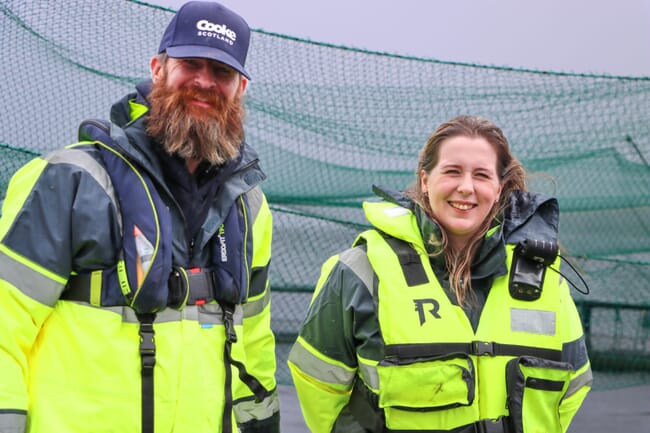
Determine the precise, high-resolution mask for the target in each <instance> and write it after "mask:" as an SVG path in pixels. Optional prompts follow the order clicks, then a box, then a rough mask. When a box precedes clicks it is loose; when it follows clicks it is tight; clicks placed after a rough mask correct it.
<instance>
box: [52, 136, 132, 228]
mask: <svg viewBox="0 0 650 433" xmlns="http://www.w3.org/2000/svg"><path fill="white" fill-rule="evenodd" d="M83 145H92V144H91V143H85V142H82V143H77V144H75V145H71V146H68V147H66V148H64V149H61V150H59V151H56V152H53V153H51V154H49V155H46V156H45V157H44V158H45V160H46V161H48V162H49V163H50V164H72V165H76V166H77V167H80V168H83V169H84V170H85V171H86V172H87V173H88V174H89V175H90V176H91V177H92V178H93V179H94V180H95V181H96V182H97V184H98V185H100V186H101V187H102V189H103V190H104V192H105V193H106V195H107V196H108V197H109V198H110V200H111V202H112V203H113V206H115V209H119V206H118V204H117V203H118V202H117V196H116V195H115V189H114V188H113V182H111V178H110V176H109V174H108V172H107V171H106V169H105V168H104V166H103V165H102V164H101V163H99V162H98V161H97V160H96V159H95V158H93V157H92V156H90V155H89V154H88V152H85V151H83V150H81V149H77V148H76V147H79V146H83ZM118 223H119V224H120V229H121V224H122V221H121V219H118Z"/></svg>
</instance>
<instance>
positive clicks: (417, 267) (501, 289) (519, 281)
mask: <svg viewBox="0 0 650 433" xmlns="http://www.w3.org/2000/svg"><path fill="white" fill-rule="evenodd" d="M376 206H377V208H376V209H375V210H376V211H377V212H378V213H382V212H386V213H390V211H391V209H392V207H394V205H391V204H384V203H381V204H377V205H376ZM382 207H383V209H382ZM396 209H397V208H396ZM401 209H403V208H401ZM399 218H401V217H397V218H391V220H392V222H391V224H400V223H399V222H397V221H399ZM404 218H405V221H404V223H408V224H410V221H411V220H410V215H407V214H405V215H404ZM405 231H406V232H408V231H409V228H408V227H404V226H402V230H401V231H400V232H402V233H404V232H405ZM355 244H357V245H358V244H365V245H366V249H367V255H368V259H369V261H370V264H371V266H372V268H373V270H374V272H375V273H376V275H377V279H378V286H377V290H376V293H375V294H374V295H373V296H374V297H375V299H376V305H377V307H376V308H377V317H378V320H379V326H380V330H381V335H382V339H383V341H384V358H383V359H382V360H381V361H380V362H379V363H378V364H376V365H374V366H370V367H369V368H362V369H360V380H357V381H356V383H355V389H354V391H353V394H352V397H351V400H350V406H349V407H350V410H351V412H352V413H353V415H354V416H355V418H356V419H357V420H358V421H359V422H360V423H361V424H362V425H363V426H364V427H366V428H368V429H370V430H372V431H387V432H390V431H413V432H416V431H417V432H433V431H435V432H440V431H453V432H475V431H487V432H508V433H510V432H525V431H532V430H531V429H533V430H534V428H538V429H539V428H540V427H541V428H543V430H544V431H545V432H549V433H555V432H561V431H562V426H560V424H559V418H558V416H557V412H558V407H559V404H560V402H561V400H562V397H563V396H564V393H565V392H566V390H567V388H568V386H569V383H570V374H571V371H572V366H571V365H570V364H568V363H566V362H562V344H563V342H562V339H561V336H560V335H559V332H558V331H557V329H556V326H555V320H556V319H557V318H558V316H559V314H560V302H559V299H560V296H559V287H560V276H559V274H557V273H555V272H547V268H548V266H553V267H556V268H557V266H559V257H557V248H553V246H552V245H550V244H544V245H543V246H541V245H542V244H539V243H538V242H536V241H523V242H521V243H519V244H518V246H516V245H511V244H506V253H507V267H508V274H507V275H504V276H500V277H497V278H496V279H495V281H494V283H493V285H492V288H491V290H490V293H489V295H488V298H487V301H486V304H485V306H484V309H483V312H482V315H481V321H480V323H479V326H478V328H477V330H476V332H474V330H473V328H472V326H471V324H470V322H469V320H468V318H467V316H466V314H465V312H464V311H463V310H462V309H461V308H460V307H459V306H457V305H454V304H452V302H451V301H450V300H449V297H448V296H447V295H446V293H445V291H444V289H443V288H442V286H441V285H440V283H439V282H438V280H437V278H436V276H435V274H434V272H433V270H432V268H431V265H430V261H429V257H428V255H427V254H426V252H425V250H424V247H423V246H421V248H414V246H413V245H412V244H410V243H408V242H405V241H402V240H400V239H396V238H393V237H390V236H386V235H384V234H383V233H381V232H379V231H377V230H369V231H366V232H364V233H362V234H361V235H360V236H359V238H358V239H357V241H356V243H355ZM538 265H539V266H538ZM524 395H525V396H526V398H524ZM369 408H371V409H373V410H374V411H375V413H374V415H372V416H368V415H369ZM531 426H533V427H531ZM534 431H537V430H534Z"/></svg>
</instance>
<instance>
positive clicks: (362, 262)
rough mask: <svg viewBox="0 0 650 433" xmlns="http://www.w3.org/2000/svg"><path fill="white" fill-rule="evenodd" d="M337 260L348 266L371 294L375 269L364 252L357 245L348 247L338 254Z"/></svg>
mask: <svg viewBox="0 0 650 433" xmlns="http://www.w3.org/2000/svg"><path fill="white" fill-rule="evenodd" d="M339 261H340V262H341V264H343V265H345V266H347V267H348V268H350V270H351V271H352V272H353V273H354V274H355V275H356V276H357V277H358V278H359V279H360V280H361V282H363V285H364V286H366V288H367V289H368V291H369V292H370V294H371V295H372V292H373V285H374V279H375V271H373V269H372V266H370V262H369V261H368V255H367V254H366V252H365V251H363V250H362V249H361V248H359V247H355V248H350V249H348V250H346V251H344V252H342V253H341V254H340V255H339Z"/></svg>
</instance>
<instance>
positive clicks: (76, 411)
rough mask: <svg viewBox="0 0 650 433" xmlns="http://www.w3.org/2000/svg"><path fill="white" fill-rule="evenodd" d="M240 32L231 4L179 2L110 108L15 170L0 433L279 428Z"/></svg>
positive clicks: (265, 214)
mask: <svg viewBox="0 0 650 433" xmlns="http://www.w3.org/2000/svg"><path fill="white" fill-rule="evenodd" d="M249 41H250V29H249V27H248V24H247V23H246V22H245V21H244V19H243V18H242V17H240V16H239V15H237V14H236V13H235V12H233V11H231V10H229V9H227V8H225V7H224V6H222V5H220V4H218V3H214V2H196V1H192V2H189V3H186V4H185V5H183V6H182V7H181V8H180V9H179V10H178V12H177V13H176V14H175V15H174V17H173V18H172V20H171V22H170V23H169V25H168V27H167V29H166V30H165V32H164V34H163V37H162V40H161V43H160V47H159V50H158V54H156V55H155V56H154V57H153V58H152V59H151V62H150V66H151V80H149V81H147V82H144V83H141V84H138V85H137V86H136V89H135V92H134V93H132V94H129V95H127V96H126V97H124V98H123V99H122V100H120V101H119V102H117V103H116V104H115V105H113V107H112V109H111V116H110V122H105V121H101V120H96V119H93V120H88V121H85V122H83V123H82V125H81V127H80V129H79V133H80V142H79V143H76V144H74V145H71V146H68V147H66V148H64V149H61V150H58V151H55V152H53V153H51V154H49V155H46V156H43V157H39V158H36V159H34V160H32V161H30V162H29V163H27V164H26V165H25V166H24V167H22V168H21V169H20V170H19V171H18V172H17V173H16V174H15V175H14V176H13V178H12V181H11V183H10V185H9V188H8V191H7V195H6V199H5V203H4V207H3V212H2V218H1V219H0V233H1V235H0V236H1V238H0V371H2V375H3V380H1V381H0V430H1V431H3V432H4V431H7V432H28V433H41V432H71V433H74V432H88V431H93V432H100V431H105V432H109V431H111V432H112V431H119V432H122V433H136V432H143V433H153V432H154V430H155V431H156V432H162V431H164V432H174V433H184V432H188V433H189V432H192V433H196V432H208V431H210V432H228V433H229V432H236V431H237V429H239V431H241V432H242V433H251V432H271V433H273V432H277V431H279V400H278V395H277V391H276V383H275V378H274V376H275V367H276V362H275V354H274V352H275V348H274V345H275V343H274V338H273V334H272V332H271V329H270V305H269V303H270V294H269V283H268V266H269V262H270V258H271V228H272V217H271V213H270V211H269V207H268V204H267V201H266V198H265V196H264V194H263V192H262V191H261V189H260V186H259V184H260V183H261V182H262V181H263V180H264V179H265V178H266V176H265V175H264V173H263V172H262V170H261V168H260V167H259V161H258V157H257V154H256V153H255V152H254V151H253V149H252V148H251V147H250V146H249V145H248V144H247V143H246V142H245V141H244V126H243V120H244V113H245V111H244V106H243V102H242V101H243V95H244V91H245V89H246V86H247V84H248V80H249V79H250V75H249V74H248V72H247V71H246V69H245V61H246V56H247V53H248V48H249Z"/></svg>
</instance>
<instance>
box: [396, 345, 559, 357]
mask: <svg viewBox="0 0 650 433" xmlns="http://www.w3.org/2000/svg"><path fill="white" fill-rule="evenodd" d="M385 350H386V356H387V357H396V358H398V359H413V358H428V357H438V356H444V355H449V354H452V353H465V354H468V355H478V356H483V355H489V356H535V357H538V358H544V359H549V360H552V361H561V360H562V351H561V350H554V349H544V348H541V347H531V346H519V345H516V344H501V343H495V342H489V341H473V342H471V343H431V344H392V345H389V346H386V349H385Z"/></svg>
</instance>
